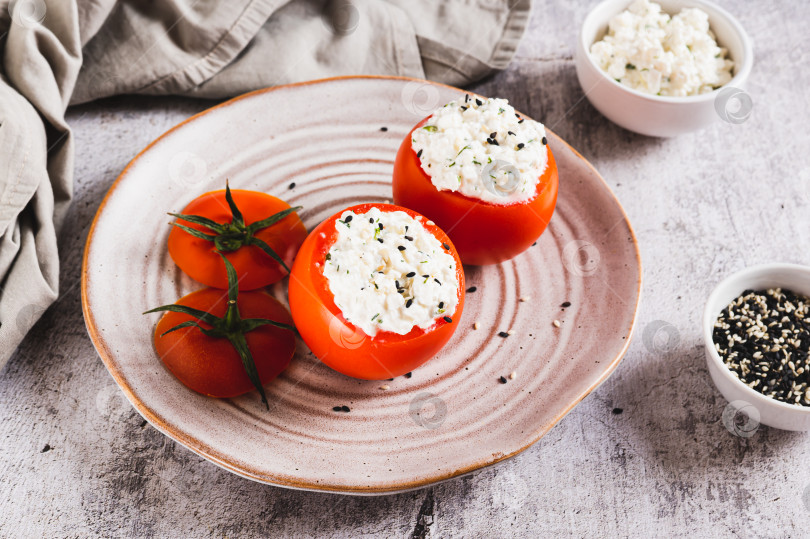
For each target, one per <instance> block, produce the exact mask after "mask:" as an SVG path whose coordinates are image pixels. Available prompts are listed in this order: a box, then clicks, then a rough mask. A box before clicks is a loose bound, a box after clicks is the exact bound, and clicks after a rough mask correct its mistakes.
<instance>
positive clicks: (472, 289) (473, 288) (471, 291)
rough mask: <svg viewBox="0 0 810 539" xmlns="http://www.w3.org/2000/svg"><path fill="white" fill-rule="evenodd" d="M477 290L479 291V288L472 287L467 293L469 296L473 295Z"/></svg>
mask: <svg viewBox="0 0 810 539" xmlns="http://www.w3.org/2000/svg"><path fill="white" fill-rule="evenodd" d="M476 290H478V287H475V286H471V287H469V288H468V289H467V293H468V294H472V293H473V292H475V291H476Z"/></svg>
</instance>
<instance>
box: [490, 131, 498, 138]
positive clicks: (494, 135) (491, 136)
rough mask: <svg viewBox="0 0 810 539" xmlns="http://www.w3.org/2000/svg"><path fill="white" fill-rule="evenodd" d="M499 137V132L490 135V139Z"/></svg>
mask: <svg viewBox="0 0 810 539" xmlns="http://www.w3.org/2000/svg"><path fill="white" fill-rule="evenodd" d="M497 135H498V132H497V131H493V132H492V133H490V134H489V138H495V137H496V136H497Z"/></svg>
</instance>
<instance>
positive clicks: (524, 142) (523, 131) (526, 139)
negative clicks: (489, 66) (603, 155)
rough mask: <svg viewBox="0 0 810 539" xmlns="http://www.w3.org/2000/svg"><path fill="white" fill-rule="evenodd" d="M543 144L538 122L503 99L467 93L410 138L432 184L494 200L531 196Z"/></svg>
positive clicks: (540, 169) (512, 200)
mask: <svg viewBox="0 0 810 539" xmlns="http://www.w3.org/2000/svg"><path fill="white" fill-rule="evenodd" d="M546 144H547V140H546V131H545V128H544V127H543V124H541V123H538V122H535V121H533V120H528V119H523V118H521V117H520V116H518V115H517V113H516V112H515V109H514V108H513V107H512V106H511V105H510V104H509V102H508V101H507V100H505V99H486V100H481V99H476V98H474V97H471V96H467V97H465V99H461V100H459V101H451V102H450V103H448V104H447V105H445V106H444V107H442V108H440V109H439V110H437V111H436V112H434V113H433V115H432V116H431V117H430V118H429V119H428V120H427V123H426V124H425V125H424V126H422V127H420V128H418V129H416V130H415V131H414V132H413V136H412V139H411V146H412V148H413V151H415V152H416V154H417V155H418V156H419V158H420V161H421V166H422V170H424V171H425V173H426V174H427V175H428V176H429V177H430V179H431V181H432V182H433V185H434V186H436V188H437V189H439V190H440V191H457V192H459V193H461V194H462V195H465V196H468V197H471V198H477V199H480V200H483V201H486V202H490V203H493V204H514V203H517V202H526V201H528V200H531V199H532V198H534V196H535V195H536V191H537V184H538V182H539V181H540V176H541V175H542V174H543V171H545V169H546V164H547V161H548V152H547V149H546Z"/></svg>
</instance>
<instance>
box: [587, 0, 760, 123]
mask: <svg viewBox="0 0 810 539" xmlns="http://www.w3.org/2000/svg"><path fill="white" fill-rule="evenodd" d="M752 65H753V50H752V44H751V40H750V38H749V37H748V35H747V34H746V32H745V30H744V29H743V28H742V26H741V25H740V24H739V22H737V20H736V19H734V17H733V16H732V15H731V14H729V13H728V12H727V11H725V10H723V9H722V8H720V7H718V6H716V5H714V4H712V3H711V2H707V1H704V0H681V1H677V0H659V1H651V0H630V1H628V0H604V1H603V2H601V3H600V4H598V5H597V6H596V7H594V8H593V9H592V10H591V12H590V13H589V14H588V15H587V17H586V18H585V21H584V22H583V24H582V29H581V31H580V35H579V39H578V41H577V51H576V68H577V77H578V78H579V82H580V84H581V85H582V88H583V91H584V92H585V95H586V96H587V98H588V100H589V101H590V102H591V104H593V106H594V107H596V109H597V110H599V112H601V113H602V114H603V115H604V116H606V117H607V118H608V119H610V120H611V121H613V122H614V123H616V124H618V125H620V126H621V127H624V128H625V129H629V130H630V131H634V132H636V133H641V134H643V135H648V136H655V137H671V136H677V135H681V134H683V133H687V132H691V131H695V130H698V129H701V128H704V127H707V126H709V125H711V124H712V123H716V122H721V121H727V122H731V123H741V121H740V120H741V119H742V120H744V119H745V118H746V115H747V114H750V105H751V101H750V97H749V96H748V95H747V94H745V93H744V91H743V90H742V87H743V85H744V83H745V81H746V79H747V78H748V75H749V73H750V71H751V66H752Z"/></svg>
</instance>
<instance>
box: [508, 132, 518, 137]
mask: <svg viewBox="0 0 810 539" xmlns="http://www.w3.org/2000/svg"><path fill="white" fill-rule="evenodd" d="M507 133H509V134H510V135H512V136H513V137H516V136H517V135H515V134H514V133H512V132H511V131H507Z"/></svg>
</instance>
